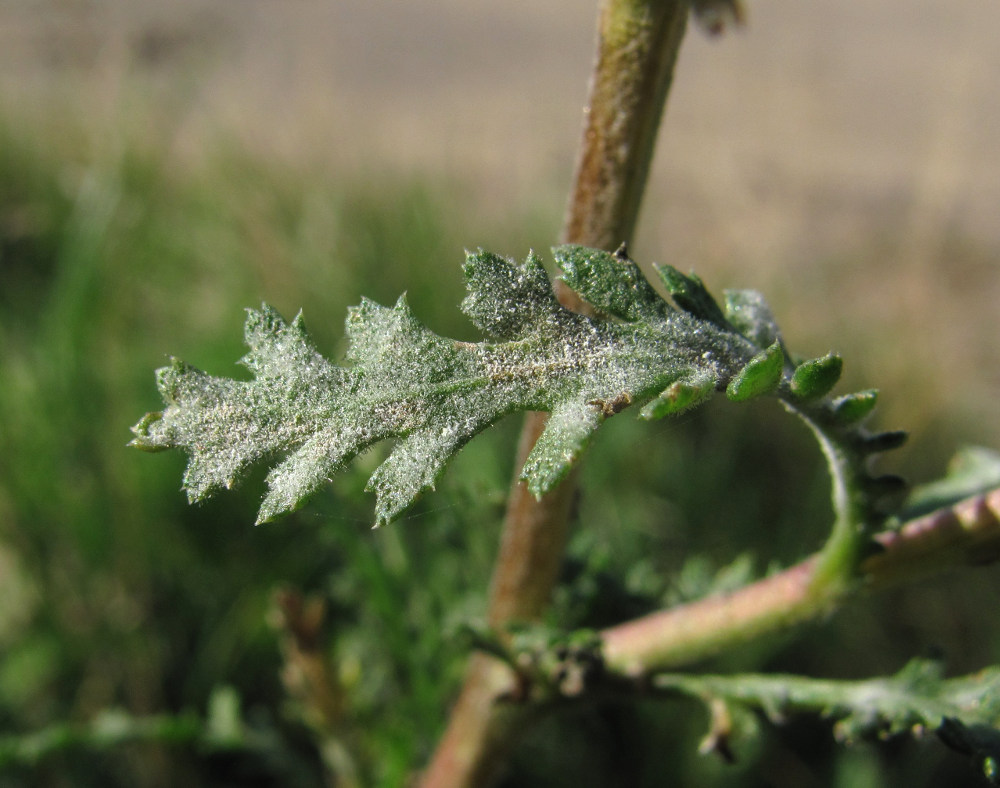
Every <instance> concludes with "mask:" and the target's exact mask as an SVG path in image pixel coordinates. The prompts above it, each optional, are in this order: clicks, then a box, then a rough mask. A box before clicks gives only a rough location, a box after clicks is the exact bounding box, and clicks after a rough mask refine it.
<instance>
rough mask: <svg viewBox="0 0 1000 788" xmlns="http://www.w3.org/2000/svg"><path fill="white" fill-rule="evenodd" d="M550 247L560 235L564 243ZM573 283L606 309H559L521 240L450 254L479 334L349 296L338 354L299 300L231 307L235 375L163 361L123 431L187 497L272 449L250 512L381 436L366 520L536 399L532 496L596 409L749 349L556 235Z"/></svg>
mask: <svg viewBox="0 0 1000 788" xmlns="http://www.w3.org/2000/svg"><path fill="white" fill-rule="evenodd" d="M566 249H570V248H568V247H566V248H564V249H563V252H565V250H566ZM564 259H572V260H574V261H575V262H574V265H575V266H576V267H575V268H574V269H573V270H572V272H571V273H572V278H573V282H574V286H575V287H577V288H578V289H579V290H580V291H581V293H582V294H583V295H584V296H585V297H589V298H590V299H592V300H593V301H594V302H595V303H598V304H603V305H605V306H607V307H608V308H609V309H611V311H612V312H613V313H614V314H616V315H618V316H619V317H621V318H622V319H620V320H595V319H592V318H589V317H585V316H582V315H578V314H575V313H572V312H569V311H567V310H566V309H564V308H563V307H561V306H560V305H559V303H558V302H557V301H556V299H555V297H554V296H553V294H552V291H551V286H550V283H549V280H548V277H547V275H546V274H545V271H544V269H543V268H542V266H541V264H540V263H539V261H538V258H537V257H535V256H534V255H533V254H531V255H529V256H528V258H527V260H526V261H525V262H524V263H523V264H518V263H516V262H514V261H512V260H508V259H505V258H502V257H499V256H497V255H493V254H489V253H486V252H478V253H475V254H469V255H468V256H467V260H466V264H465V267H464V270H465V274H466V278H467V282H468V287H469V295H468V297H467V298H466V299H465V301H464V302H463V304H462V308H463V309H464V310H465V312H466V313H467V314H468V315H469V317H470V318H471V319H472V320H473V321H474V322H475V323H476V325H477V326H479V327H480V328H481V329H482V330H483V331H484V332H485V333H486V334H488V335H489V336H490V337H491V338H493V339H494V340H496V341H494V342H490V343H467V342H456V341H454V340H451V339H447V338H445V337H441V336H438V335H437V334H435V333H433V332H432V331H430V330H429V329H427V328H426V327H424V326H423V325H421V324H420V322H419V321H418V320H417V319H416V318H415V317H414V315H413V314H412V312H411V311H410V308H409V306H408V305H407V303H406V299H405V298H400V299H399V301H397V303H396V304H395V305H394V306H392V307H385V306H381V305H379V304H376V303H374V302H372V301H369V300H363V301H362V303H361V304H360V305H359V306H357V307H354V308H353V309H351V310H350V312H349V314H348V318H347V334H348V338H349V340H350V346H349V350H348V353H347V361H348V362H349V363H350V364H351V366H349V367H340V366H336V365H334V364H331V363H330V362H329V361H327V360H326V359H324V358H323V357H322V356H320V354H319V353H318V352H317V351H316V349H315V348H314V347H313V345H312V343H311V341H310V340H309V338H308V336H307V334H306V331H305V327H304V325H303V321H302V317H301V315H299V316H297V317H296V318H295V319H294V320H293V321H292V322H291V323H286V322H285V321H284V320H283V319H282V318H281V317H280V316H279V315H278V314H277V312H275V311H274V310H273V309H271V308H270V307H268V306H266V305H265V306H264V307H262V308H261V309H260V310H249V311H248V315H247V321H246V327H245V337H246V342H247V345H248V347H249V352H248V353H247V355H246V356H245V357H244V358H243V359H242V363H243V364H244V365H245V366H246V367H247V368H248V369H249V370H250V371H251V372H252V373H253V375H254V379H253V380H252V381H249V382H238V381H232V380H227V379H224V378H216V377H212V376H210V375H207V374H205V373H204V372H201V371H199V370H197V369H195V368H193V367H190V366H188V365H186V364H183V363H182V362H179V361H175V362H173V364H172V365H171V366H170V367H166V368H164V369H162V370H160V371H159V373H158V376H159V387H160V391H161V393H162V395H163V399H164V402H165V403H166V405H167V407H166V409H165V410H164V411H163V412H162V413H158V414H149V415H147V416H146V417H145V418H144V419H143V420H142V421H140V422H139V424H137V425H136V426H135V427H133V431H134V432H135V434H136V439H135V440H134V441H133V444H134V445H136V446H138V447H140V448H145V449H148V450H159V449H165V448H171V447H179V448H181V449H184V450H185V451H186V452H188V454H189V455H190V462H189V465H188V469H187V472H186V474H185V478H184V487H185V489H186V490H187V492H188V495H189V497H190V498H191V500H193V501H195V500H200V499H203V498H205V497H206V496H208V495H211V494H212V493H214V492H216V491H217V490H218V489H220V488H225V487H230V486H232V485H233V484H235V483H236V482H237V481H238V480H239V478H240V476H241V475H242V474H243V473H244V472H245V471H246V469H247V468H248V467H249V466H250V465H251V464H252V463H254V462H257V461H259V460H263V459H275V460H276V464H275V465H274V467H273V468H272V470H271V471H270V473H269V474H268V477H267V485H268V492H267V495H266V496H265V498H264V501H263V504H262V506H261V510H260V516H259V521H261V522H263V521H266V520H271V519H274V518H275V517H277V516H279V515H281V514H283V513H285V512H288V511H291V510H293V509H295V508H296V507H298V506H299V505H301V503H302V502H303V500H304V499H305V498H307V497H308V496H309V495H310V494H311V493H312V492H314V491H315V490H316V489H317V487H319V486H320V485H321V484H322V483H323V482H324V481H325V480H326V479H328V478H329V477H330V476H331V475H332V474H334V473H336V472H337V471H338V470H340V469H341V468H342V467H344V466H345V465H346V464H347V463H348V462H350V461H351V459H353V458H354V457H355V456H356V455H357V454H358V453H359V452H361V451H363V450H364V449H365V448H367V447H368V446H371V445H372V444H374V443H376V442H378V441H381V440H385V439H388V438H396V439H398V441H399V442H398V443H397V445H396V446H395V448H394V449H393V451H392V452H391V454H390V455H389V457H388V458H387V459H386V460H385V462H384V463H383V464H382V465H381V466H380V467H379V468H378V469H377V470H376V471H375V473H374V474H373V475H372V477H371V479H370V481H369V484H368V488H369V489H370V490H373V491H374V492H375V493H376V496H377V503H376V512H375V513H376V525H379V524H382V523H385V522H388V521H390V520H392V519H394V518H395V517H397V516H398V515H399V514H400V513H401V512H402V511H403V510H404V509H405V508H406V507H407V506H409V505H410V504H411V503H412V502H413V500H414V499H415V498H416V497H418V496H419V495H420V493H421V492H423V491H424V490H427V489H431V488H433V486H434V484H435V482H436V480H437V478H438V476H439V475H440V473H441V472H442V470H443V468H444V466H445V465H446V463H447V462H448V460H449V459H450V458H451V457H452V456H454V454H455V453H456V452H457V451H459V450H460V449H461V447H462V446H464V445H465V443H466V442H467V441H468V440H470V439H471V438H472V437H473V436H474V435H476V434H477V433H478V432H480V431H482V430H483V429H485V428H486V427H488V426H489V425H490V424H492V423H493V422H495V421H496V420H498V419H499V418H501V417H503V416H505V415H506V414H508V413H511V412H513V411H516V410H547V411H551V412H552V413H553V418H552V419H551V420H550V422H549V425H548V428H547V429H546V431H545V432H544V434H543V435H542V437H541V439H540V440H539V442H538V445H537V446H536V449H535V451H534V452H533V453H532V455H531V457H530V458H529V460H528V462H527V464H526V466H525V470H524V475H525V478H527V479H528V480H529V486H530V489H531V491H532V492H533V493H534V494H536V495H541V494H543V493H545V492H546V491H548V490H549V489H551V488H552V487H553V486H554V485H555V484H557V483H558V482H559V481H560V480H561V479H562V478H563V477H564V476H565V474H566V472H567V471H568V469H569V467H570V465H571V464H572V463H573V462H574V461H575V460H576V459H577V458H578V457H579V455H580V454H581V453H582V452H583V450H584V448H585V447H586V445H587V442H588V441H589V438H590V435H591V434H592V433H593V431H594V430H595V429H597V427H598V426H599V425H600V424H601V422H603V420H604V419H605V418H607V417H608V416H609V415H613V414H614V413H617V412H618V411H619V410H621V409H623V408H625V407H627V406H629V405H631V404H633V403H642V402H645V401H648V400H649V399H650V398H652V397H654V396H655V395H656V394H658V393H659V392H660V391H661V390H662V389H663V388H664V387H666V386H668V385H670V384H671V383H672V382H674V381H676V380H678V379H681V378H691V377H692V375H694V374H697V375H699V376H701V377H702V378H706V377H707V378H709V379H711V380H715V381H717V382H718V383H719V385H724V384H725V382H726V381H728V379H729V378H731V377H732V376H733V375H734V374H735V373H736V372H737V371H738V370H739V369H740V368H741V367H742V366H743V365H744V364H745V363H746V362H747V360H749V359H750V358H751V357H752V356H753V355H754V353H755V352H756V351H757V348H755V347H754V346H753V345H752V344H751V343H750V342H748V341H747V340H746V339H744V338H743V337H740V336H738V335H736V334H735V333H733V332H731V331H729V332H727V331H726V330H725V329H724V328H723V327H720V326H718V325H716V324H714V323H711V322H708V321H705V320H701V319H699V318H697V317H693V316H692V315H689V314H687V313H684V312H682V311H678V310H674V309H673V308H672V307H670V306H669V305H667V304H666V303H665V302H662V303H661V302H660V301H662V299H660V300H659V301H658V300H657V299H659V296H658V295H656V294H655V291H653V290H652V288H651V287H650V286H649V285H648V283H645V280H641V281H640V280H639V278H638V277H641V274H640V273H638V268H637V267H636V266H635V265H634V264H632V263H630V262H629V263H628V264H625V263H623V262H622V261H621V260H620V259H618V258H615V257H613V256H611V255H607V254H605V253H593V254H590V253H586V254H584V253H582V252H580V250H579V248H572V249H570V255H569V258H565V255H564Z"/></svg>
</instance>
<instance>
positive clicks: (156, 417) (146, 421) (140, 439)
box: [127, 411, 170, 452]
mask: <svg viewBox="0 0 1000 788" xmlns="http://www.w3.org/2000/svg"><path fill="white" fill-rule="evenodd" d="M162 419H163V412H162V411H153V412H152V413H147V414H146V415H145V416H143V417H142V418H141V419H139V421H137V422H136V423H135V425H134V426H133V427H132V434H133V435H135V437H134V438H133V439H132V440H130V441H129V442H128V444H127V445H129V446H133V447H135V448H137V449H140V450H142V451H148V452H158V451H166V450H167V449H169V448H170V446H169V445H168V444H167V443H166V442H164V441H163V440H162V438H161V437H160V436H158V435H155V434H154V432H155V428H154V425H155V424H156V423H157V422H159V421H161V420H162Z"/></svg>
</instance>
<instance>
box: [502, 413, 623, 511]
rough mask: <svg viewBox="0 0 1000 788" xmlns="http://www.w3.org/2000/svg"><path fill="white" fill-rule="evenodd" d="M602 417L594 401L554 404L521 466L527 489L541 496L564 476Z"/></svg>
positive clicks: (602, 414) (603, 417)
mask: <svg viewBox="0 0 1000 788" xmlns="http://www.w3.org/2000/svg"><path fill="white" fill-rule="evenodd" d="M604 419H605V415H604V411H603V409H602V408H600V407H599V406H597V405H592V404H589V403H581V402H579V401H573V402H567V403H563V404H561V405H559V406H557V407H556V408H555V409H554V410H553V411H552V415H551V416H549V420H548V421H547V422H546V424H545V430H544V432H542V434H541V436H539V438H538V440H537V441H535V445H534V448H532V450H531V453H530V454H529V455H528V459H527V460H526V461H525V463H524V468H522V469H521V479H522V480H523V481H525V482H527V484H528V491H529V492H530V493H531V494H532V495H534V496H535V497H536V498H540V497H541V496H543V495H544V494H545V493H547V492H549V491H550V490H552V489H554V488H555V486H556V485H557V484H559V482H561V481H562V480H563V479H564V478H566V475H567V474H568V473H569V471H570V468H571V467H572V466H573V463H574V462H576V460H577V459H578V458H579V457H580V455H581V454H583V452H584V450H585V449H586V447H587V444H588V443H589V442H590V438H591V436H592V435H593V433H594V430H596V429H597V428H598V427H599V426H600V425H601V423H602V422H603V421H604Z"/></svg>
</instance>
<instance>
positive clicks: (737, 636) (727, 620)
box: [601, 488, 1000, 676]
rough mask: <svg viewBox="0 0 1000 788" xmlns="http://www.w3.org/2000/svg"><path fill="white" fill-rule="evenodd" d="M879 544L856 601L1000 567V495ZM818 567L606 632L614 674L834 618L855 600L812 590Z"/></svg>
mask: <svg viewBox="0 0 1000 788" xmlns="http://www.w3.org/2000/svg"><path fill="white" fill-rule="evenodd" d="M876 541H877V542H878V544H879V545H880V546H881V547H882V548H883V549H882V550H881V551H880V552H878V553H877V554H875V555H873V556H871V557H869V558H867V559H866V560H865V561H863V562H862V564H861V566H860V572H861V577H862V582H861V583H859V584H858V585H856V586H855V587H854V589H855V590H854V591H853V592H852V593H853V594H854V595H856V594H857V593H860V592H869V591H877V590H882V589H885V588H890V587H893V586H897V585H902V584H904V583H910V582H913V581H915V580H918V579H920V578H922V577H925V576H927V575H931V574H937V573H939V572H942V571H945V570H948V569H953V568H956V567H960V566H979V565H983V564H987V563H992V562H994V561H998V560H1000V488H997V489H994V490H991V491H990V492H988V493H985V494H983V495H977V496H974V497H972V498H968V499H966V500H964V501H962V502H960V503H958V504H956V505H954V506H951V507H949V508H947V509H941V510H939V511H936V512H933V513H931V514H929V515H926V516H925V517H920V518H918V519H916V520H912V521H910V522H908V523H906V524H904V525H903V527H902V528H901V529H899V530H898V531H893V532H887V533H883V534H880V535H879V536H877V537H876ZM817 565H818V564H817V555H813V556H811V557H810V558H807V559H806V560H804V561H802V562H801V563H798V564H796V565H795V566H792V567H791V568H789V569H786V570H784V571H783V572H780V573H778V574H776V575H772V576H771V577H767V578H765V579H763V580H760V581H758V582H756V583H753V584H751V585H749V586H746V587H745V588H742V589H740V590H738V591H734V592H732V593H730V594H726V595H722V596H718V597H712V598H709V599H704V600H700V601H698V602H693V603H691V604H687V605H681V606H679V607H676V608H672V609H670V610H665V611H662V612H658V613H653V614H651V615H648V616H645V617H643V618H640V619H636V620H634V621H630V622H627V623H624V624H620V625H618V626H614V627H611V628H609V629H606V630H604V631H603V632H602V633H601V636H602V640H603V654H604V659H605V662H606V664H607V667H608V668H609V670H611V671H612V672H614V673H619V674H624V675H628V676H638V675H645V674H648V673H651V672H654V671H659V670H668V669H673V668H677V667H681V666H683V665H687V664H690V663H693V662H696V661H698V660H701V659H705V658H707V657H710V656H713V655H715V654H717V653H719V652H721V651H723V650H725V649H727V648H732V647H734V646H737V645H740V644H742V643H746V642H748V641H749V640H751V639H754V638H757V637H760V636H763V635H766V634H774V633H776V632H779V631H782V630H785V629H788V628H790V627H792V626H794V625H796V624H801V623H803V622H805V621H807V620H811V619H816V618H821V617H822V616H824V615H828V614H829V613H831V612H833V610H834V609H835V608H837V607H839V606H841V605H842V604H843V603H844V602H845V601H846V599H847V598H848V596H849V595H848V594H845V593H842V592H841V591H834V590H832V589H831V590H830V592H829V593H825V592H824V591H823V589H826V588H829V587H828V586H825V585H823V584H818V585H817V584H815V583H813V575H814V573H815V572H816V569H817ZM817 589H819V590H817Z"/></svg>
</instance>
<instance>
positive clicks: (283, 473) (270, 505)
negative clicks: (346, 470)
mask: <svg viewBox="0 0 1000 788" xmlns="http://www.w3.org/2000/svg"><path fill="white" fill-rule="evenodd" d="M381 437H382V436H381V435H375V434H372V433H371V431H370V430H368V429H365V428H364V427H363V426H362V425H359V424H358V423H357V422H356V421H354V420H351V421H350V422H349V423H348V424H336V425H328V426H327V427H325V428H324V429H322V430H320V431H319V432H317V433H316V434H315V435H313V436H312V437H311V438H309V439H308V440H307V441H306V442H305V443H303V444H302V445H301V446H300V447H299V448H297V449H296V450H295V451H294V452H292V453H291V454H290V455H289V456H288V457H286V458H285V459H284V460H283V461H282V462H281V463H280V464H279V465H277V466H275V467H274V468H272V469H271V471H270V472H269V473H268V474H267V495H265V496H264V501H263V503H261V507H260V511H259V512H258V514H257V524H258V525H260V524H261V523H266V522H270V521H271V520H274V519H276V518H278V517H280V516H281V515H283V514H286V513H288V512H292V511H294V510H296V509H298V508H299V507H300V506H301V505H302V504H303V503H304V502H305V500H306V499H307V498H308V497H309V496H310V495H312V494H313V493H314V492H315V491H316V490H317V489H318V488H319V486H320V485H321V484H322V483H323V482H325V481H327V480H328V479H329V478H330V476H332V475H333V474H334V473H336V472H337V471H338V470H339V469H340V468H342V467H343V466H344V465H346V464H347V463H348V462H349V461H350V460H351V459H353V458H354V457H355V456H356V455H357V454H358V453H359V452H361V451H362V450H364V449H365V448H367V447H368V446H370V445H372V444H373V443H375V442H376V441H377V440H378V439H380V438H381Z"/></svg>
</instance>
